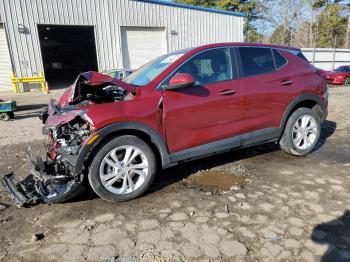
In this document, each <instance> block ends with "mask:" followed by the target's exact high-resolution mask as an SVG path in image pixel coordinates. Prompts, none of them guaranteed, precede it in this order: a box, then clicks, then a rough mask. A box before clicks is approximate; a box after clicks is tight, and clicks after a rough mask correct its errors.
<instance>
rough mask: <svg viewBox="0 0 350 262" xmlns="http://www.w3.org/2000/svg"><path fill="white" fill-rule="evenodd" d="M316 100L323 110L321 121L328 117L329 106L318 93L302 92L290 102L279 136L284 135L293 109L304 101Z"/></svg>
mask: <svg viewBox="0 0 350 262" xmlns="http://www.w3.org/2000/svg"><path fill="white" fill-rule="evenodd" d="M308 100H311V101H314V102H315V103H317V104H318V105H319V106H320V107H321V110H322V117H321V123H322V122H323V121H324V120H325V119H326V117H327V112H328V111H327V108H326V105H325V104H324V102H323V101H322V100H321V98H320V97H319V96H318V95H315V94H311V93H304V94H301V95H299V96H297V97H296V98H294V99H293V100H292V102H290V103H289V105H288V107H287V109H286V110H285V112H284V114H283V117H282V121H281V124H280V129H279V130H280V134H279V136H282V133H283V131H284V127H285V125H286V123H287V121H288V118H289V116H290V114H291V113H292V111H293V109H294V108H295V107H296V106H297V105H298V104H300V103H302V102H304V101H308Z"/></svg>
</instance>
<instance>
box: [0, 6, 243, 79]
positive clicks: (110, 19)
mask: <svg viewBox="0 0 350 262" xmlns="http://www.w3.org/2000/svg"><path fill="white" fill-rule="evenodd" d="M0 17H1V19H2V20H3V21H4V23H6V25H7V26H6V29H7V35H8V37H9V39H8V40H9V45H10V47H11V51H12V56H13V58H12V59H13V62H14V68H15V70H16V73H17V74H18V75H19V76H31V75H36V74H38V73H39V72H40V71H43V65H42V58H41V52H40V44H39V37H38V31H37V25H38V24H55V25H93V26H94V28H95V38H96V49H97V59H98V64H99V69H100V70H103V69H107V68H120V67H122V66H123V65H122V63H123V62H122V61H123V59H122V48H121V38H120V35H121V31H120V27H121V26H139V27H140V26H141V27H143V26H149V27H164V28H165V29H166V31H167V42H168V43H167V48H168V51H173V50H177V49H182V48H187V47H191V46H197V45H201V44H206V43H214V42H230V41H235V42H241V41H243V22H244V21H243V17H240V16H232V15H225V14H219V13H212V12H205V11H199V10H193V9H187V8H181V7H174V6H168V5H159V4H154V3H147V2H143V1H135V0H0ZM18 24H23V25H24V26H25V27H26V29H27V32H26V33H19V32H18ZM172 30H174V31H175V32H176V33H177V34H176V35H174V34H171V31H172Z"/></svg>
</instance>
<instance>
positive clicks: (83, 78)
mask: <svg viewBox="0 0 350 262" xmlns="http://www.w3.org/2000/svg"><path fill="white" fill-rule="evenodd" d="M82 82H83V83H84V84H85V86H86V85H88V86H89V87H91V88H94V87H100V86H101V85H103V84H106V83H110V84H112V85H115V86H118V87H121V88H123V89H125V90H126V91H128V92H130V93H135V92H136V90H137V88H136V87H135V86H133V85H130V84H127V83H125V82H123V81H121V80H118V79H115V78H112V77H110V76H108V75H104V74H101V73H98V72H95V71H89V72H85V73H82V74H80V75H79V76H78V77H77V79H76V80H75V82H74V84H73V85H71V86H70V87H68V88H67V89H66V90H65V91H64V93H63V95H62V96H61V97H60V99H59V102H58V104H59V105H60V107H65V106H67V105H69V104H72V103H74V102H79V101H78V100H79V98H80V96H81V94H82V92H83V90H82V89H83V88H84V87H82V86H81V85H80V83H82Z"/></svg>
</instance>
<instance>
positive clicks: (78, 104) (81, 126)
mask: <svg viewBox="0 0 350 262" xmlns="http://www.w3.org/2000/svg"><path fill="white" fill-rule="evenodd" d="M132 96H133V94H132V93H131V92H130V91H129V92H128V91H127V90H126V89H124V88H123V87H121V86H120V85H119V84H118V82H115V81H114V79H112V78H110V77H108V76H105V75H102V74H99V73H96V72H88V73H84V74H82V75H80V76H79V77H78V78H77V80H76V82H75V84H74V85H73V86H71V87H70V88H68V89H67V91H66V92H65V93H64V94H63V96H62V97H61V99H60V101H59V104H58V105H56V104H55V103H54V101H53V100H51V101H50V103H49V105H48V107H47V108H46V109H45V110H44V111H43V112H42V113H40V114H39V118H40V119H41V120H42V122H43V123H44V124H45V127H44V128H43V133H44V134H45V136H46V137H47V139H46V142H45V147H46V152H47V153H46V156H45V157H44V159H43V158H42V157H40V156H38V155H34V154H33V152H32V150H31V149H28V151H27V154H28V158H29V173H30V175H29V176H27V177H26V178H25V179H24V180H22V181H20V182H18V183H16V182H15V175H14V174H13V173H11V174H7V175H5V176H3V177H2V178H1V184H2V185H3V187H4V188H5V190H6V191H7V192H8V193H9V195H10V197H11V198H12V199H13V200H14V202H15V204H16V205H17V206H18V207H23V206H31V205H35V204H38V203H62V202H66V201H68V200H69V199H72V198H73V197H75V196H77V195H79V194H80V193H81V192H82V191H84V186H83V184H82V182H83V174H81V173H76V169H75V166H76V161H77V159H78V155H79V152H80V150H81V148H82V146H84V145H85V143H87V141H89V139H91V138H92V137H94V135H95V130H94V123H93V121H92V120H91V119H90V118H89V116H88V110H89V105H90V104H98V103H114V102H117V101H125V100H127V99H132Z"/></svg>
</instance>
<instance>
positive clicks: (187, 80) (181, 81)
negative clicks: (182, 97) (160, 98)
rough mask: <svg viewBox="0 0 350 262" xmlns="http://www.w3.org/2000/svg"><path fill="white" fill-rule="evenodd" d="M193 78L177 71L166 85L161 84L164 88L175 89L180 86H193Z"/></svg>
mask: <svg viewBox="0 0 350 262" xmlns="http://www.w3.org/2000/svg"><path fill="white" fill-rule="evenodd" d="M194 82H195V80H194V78H193V76H192V75H190V74H186V73H177V74H176V75H174V76H173V77H172V78H171V79H170V81H169V84H168V85H165V86H163V88H164V89H165V90H175V89H180V88H189V87H193V86H194Z"/></svg>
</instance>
